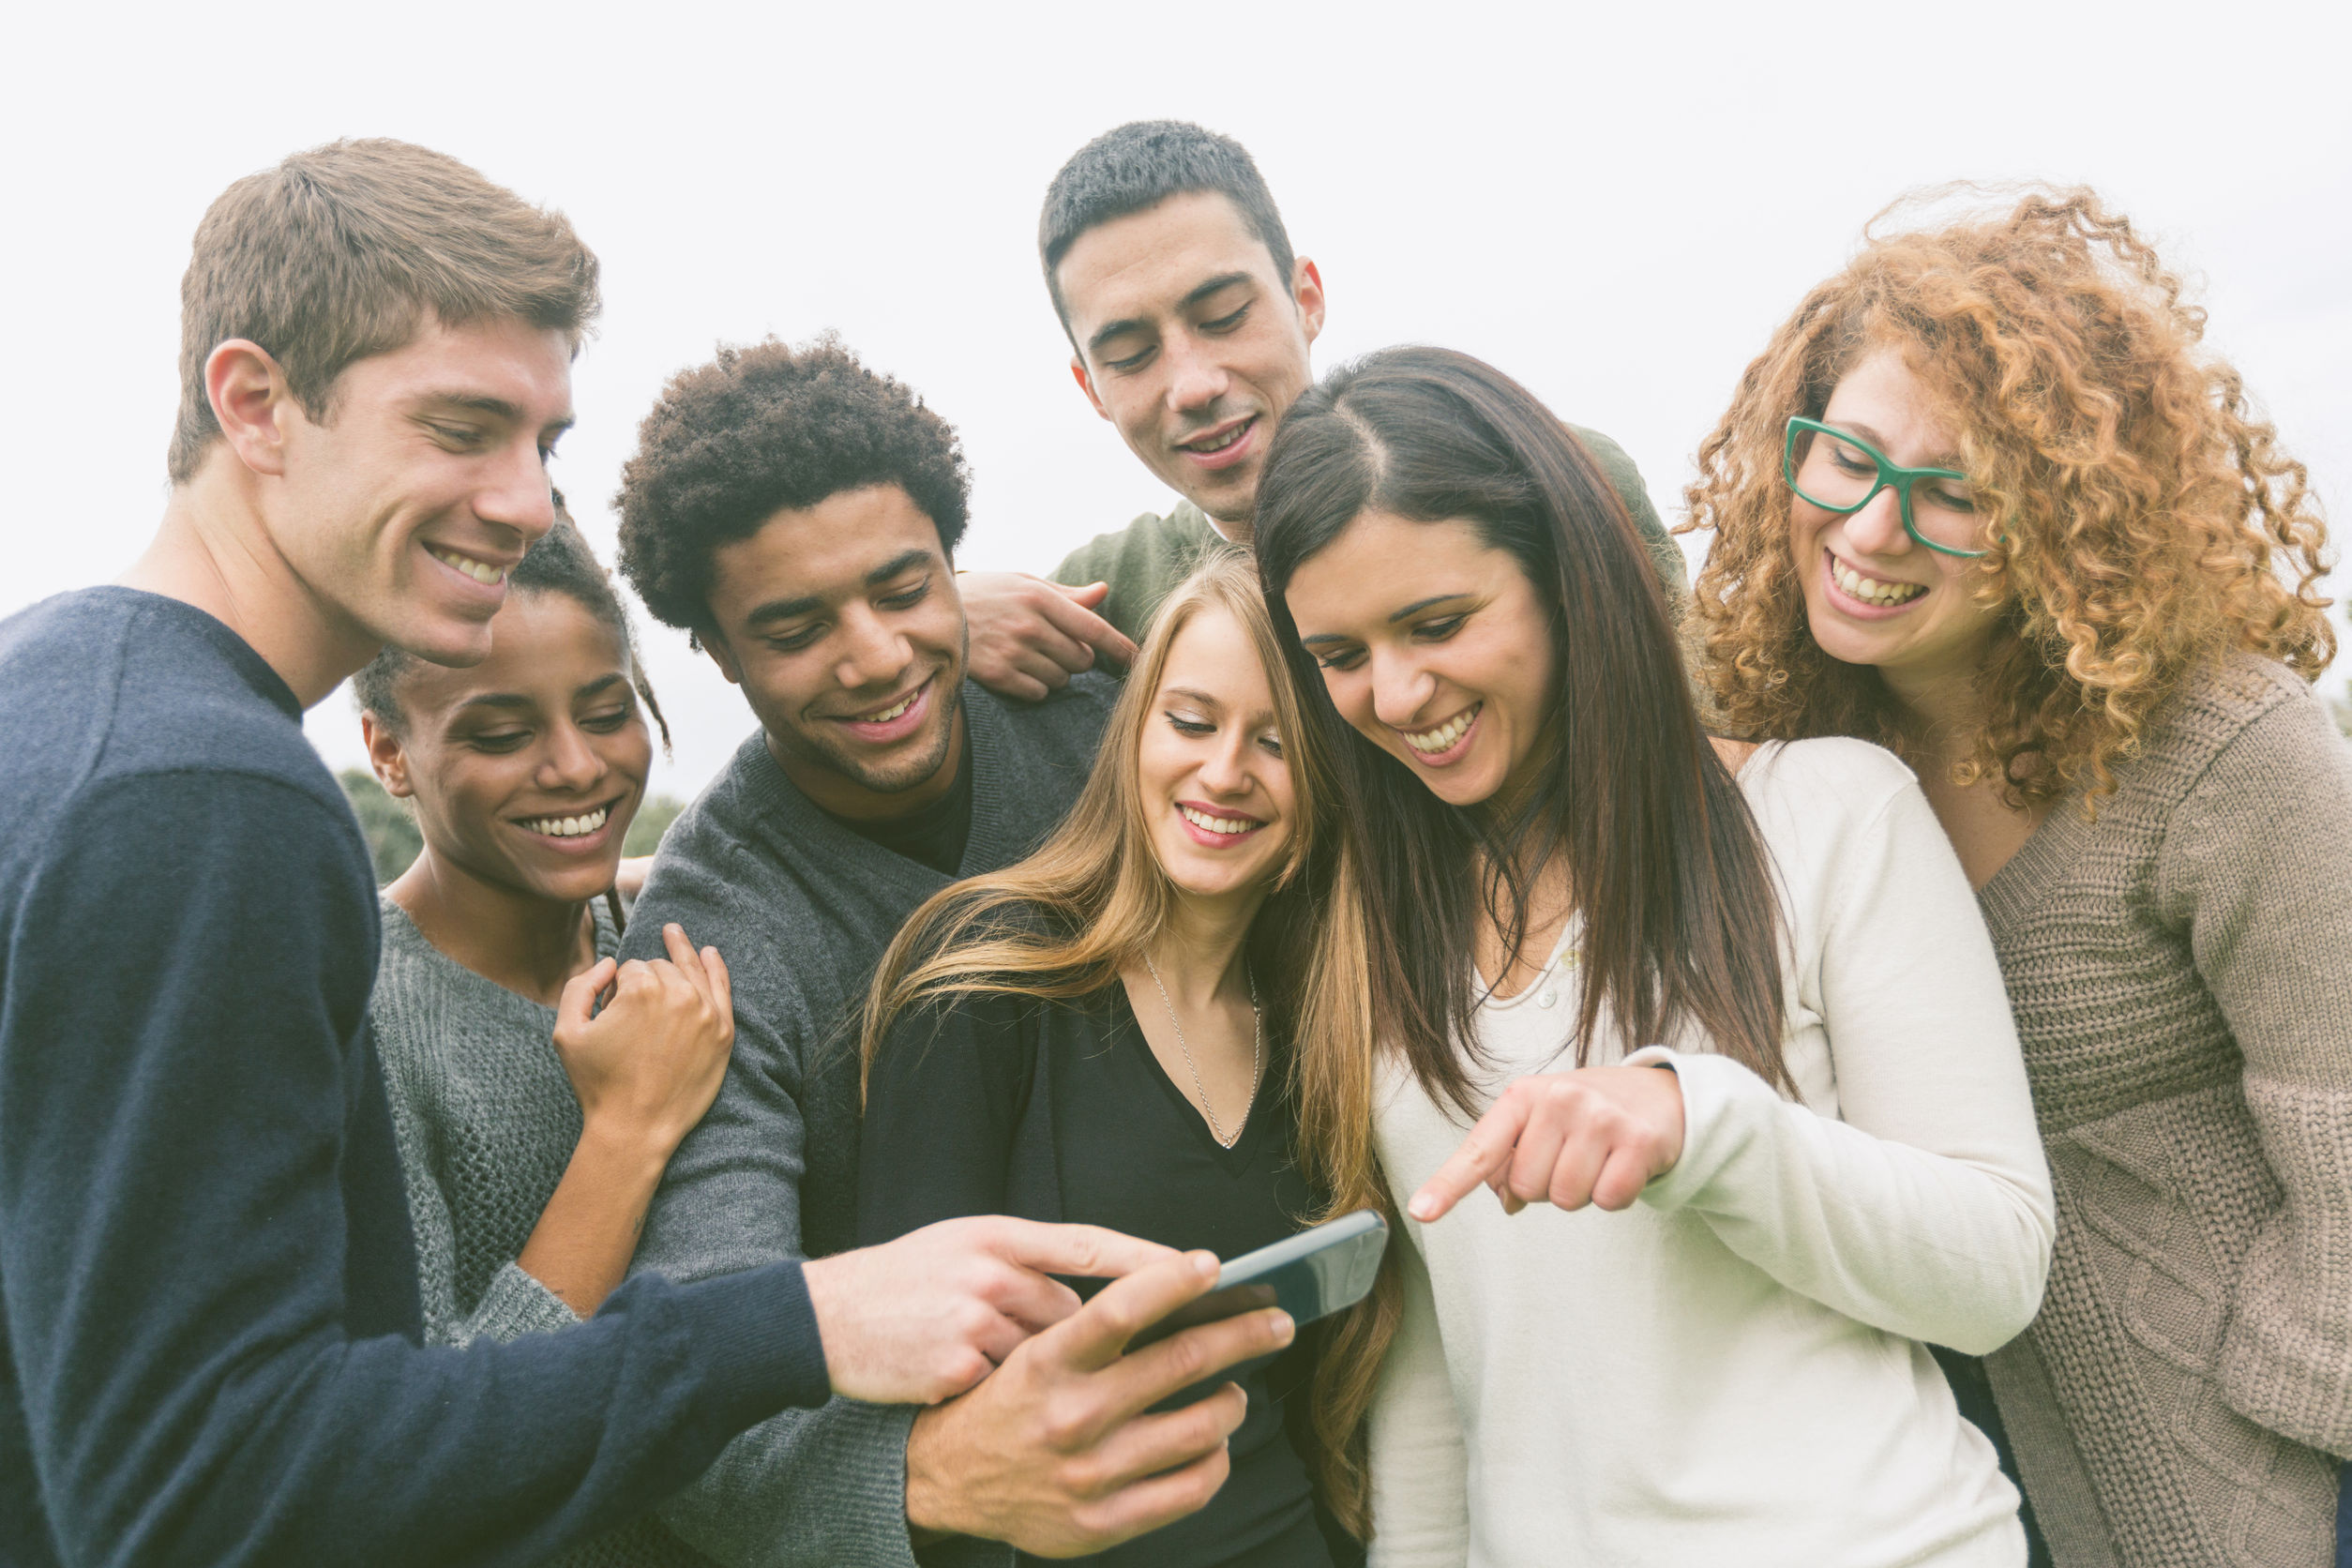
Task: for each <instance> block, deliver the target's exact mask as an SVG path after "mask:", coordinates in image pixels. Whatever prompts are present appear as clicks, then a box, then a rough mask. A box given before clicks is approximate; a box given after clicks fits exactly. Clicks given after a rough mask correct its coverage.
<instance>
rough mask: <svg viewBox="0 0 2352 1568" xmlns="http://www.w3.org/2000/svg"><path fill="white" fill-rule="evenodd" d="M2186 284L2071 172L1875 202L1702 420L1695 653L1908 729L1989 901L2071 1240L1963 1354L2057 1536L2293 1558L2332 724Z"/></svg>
mask: <svg viewBox="0 0 2352 1568" xmlns="http://www.w3.org/2000/svg"><path fill="white" fill-rule="evenodd" d="M2180 295H2181V289H2180V283H2179V279H2178V278H2177V277H2176V276H2175V275H2174V274H2173V273H2172V272H2170V271H2169V270H2167V269H2166V268H2165V267H2164V264H2163V262H2162V261H2161V259H2160V258H2159V257H2158V256H2157V254H2156V253H2155V251H2154V250H2153V249H2150V248H2149V246H2148V244H2147V243H2146V242H2145V241H2144V240H2143V239H2142V238H2141V237H2140V236H2139V235H2138V234H2137V233H2135V232H2134V230H2133V227H2132V225H2131V224H2130V223H2129V222H2128V221H2127V220H2126V219H2123V218H2122V217H2120V216H2119V215H2117V214H2115V213H2113V212H2111V211H2109V210H2108V209H2107V208H2106V207H2105V206H2104V205H2103V204H2101V202H2100V201H2099V200H2098V198H2097V197H2096V196H2095V195H2093V194H2092V193H2090V192H2088V191H2082V190H2076V191H2067V192H2058V193H2056V194H2042V193H2036V194H2031V195H2028V196H2026V197H2024V198H2022V199H2020V200H2018V201H2016V202H2015V203H2014V204H2013V206H2011V207H2010V208H2009V210H2007V211H2006V212H1998V211H1996V212H1992V213H1988V214H1982V215H1978V216H1973V217H1968V218H1964V219H1961V220H1959V221H1954V222H1948V223H1945V224H1943V225H1941V226H1935V227H1927V228H1921V229H1917V230H1913V231H1910V232H1892V233H1885V234H1875V235H1873V236H1872V237H1871V238H1870V239H1869V240H1868V242H1867V243H1866V244H1865V245H1864V247H1863V248H1862V250H1861V252H1860V253H1859V254H1858V255H1857V256H1856V257H1855V259H1854V260H1853V262H1852V263H1851V264H1848V265H1847V267H1846V268H1845V269H1844V270H1843V271H1842V272H1840V273H1839V274H1838V275H1837V276H1835V277H1833V278H1831V279H1829V280H1827V281H1826V282H1824V283H1822V284H1821V285H1820V286H1819V287H1817V288H1816V289H1814V290H1813V291H1812V292H1811V293H1810V294H1807V295H1806V296H1805V298H1804V300H1803V302H1802V304H1801V305H1800V306H1799V307H1798V308H1797V310H1796V312H1795V314H1793V315H1792V316H1791V317H1790V318H1789V319H1788V320H1787V322H1786V323H1784V324H1782V325H1781V327H1780V328H1779V330H1778V331H1777V332H1775V333H1774V334H1773V336H1772V341H1771V343H1770V344H1769V345H1768V346H1767V347H1766V348H1765V350H1764V352H1763V353H1762V354H1760V355H1759V356H1758V357H1757V358H1756V361H1755V362H1754V363H1753V364H1751V365H1750V366H1749V367H1748V369H1747V372H1746V374H1745V375H1744V376H1743V377H1742V378H1741V383H1740V387H1739V391H1738V393H1737V395H1736V396H1735V398H1734V399H1733V401H1732V404H1731V407H1730V409H1729V411H1728V412H1727V413H1726V414H1725V415H1724V418H1723V421H1722V423H1721V424H1720V425H1719V426H1718V427H1717V428H1716V430H1715V431H1714V432H1713V434H1711V436H1709V438H1708V439H1707V442H1706V444H1705V445H1703V446H1702V447H1701V448H1700V451H1699V478H1698V481H1697V483H1696V485H1694V486H1693V487H1692V490H1691V491H1690V499H1691V505H1692V520H1693V522H1694V523H1695V524H1696V525H1697V526H1700V527H1705V528H1711V529H1712V530H1713V531H1714V534H1715V538H1714V541H1713V545H1712V549H1711V553H1710V555H1709V558H1708V564H1707V568H1706V571H1705V572H1704V574H1703V575H1702V576H1701V577H1700V579H1699V584H1698V589H1697V594H1696V603H1695V611H1694V613H1695V615H1696V628H1697V631H1698V633H1699V641H1700V642H1701V645H1702V649H1703V651H1702V654H1701V656H1700V660H1699V665H1698V673H1699V675H1700V677H1701V679H1702V681H1703V682H1704V685H1705V686H1706V688H1707V690H1708V692H1709V693H1710V694H1711V698H1712V701H1713V703H1714V705H1715V708H1716V710H1717V713H1718V715H1719V716H1720V721H1721V722H1722V723H1723V724H1724V725H1725V726H1726V727H1727V728H1728V729H1729V730H1730V731H1732V732H1734V733H1738V734H1741V735H1745V736H1748V737H1750V738H1753V739H1757V740H1767V739H1776V740H1788V741H1796V740H1800V739H1801V738H1802V737H1806V736H1817V735H1854V736H1861V737H1863V738H1866V739H1869V740H1873V741H1877V742H1878V743H1879V744H1881V745H1884V746H1891V747H1892V748H1894V749H1895V750H1896V751H1898V752H1899V753H1900V754H1902V755H1903V756H1904V757H1905V758H1906V759H1907V760H1908V761H1910V763H1911V765H1912V766H1913V767H1915V768H1916V769H1917V770H1918V771H1919V775H1920V778H1921V781H1922V784H1923V785H1924V786H1925V789H1926V793H1927V798H1928V801H1929V802H1930V804H1932V805H1933V807H1935V811H1936V815H1937V819H1938V820H1939V821H1940V822H1941V824H1942V826H1943V829H1944V831H1945V832H1946V833H1947V834H1948V835H1949V836H1950V837H1951V841H1952V845H1953V846H1954V848H1955V849H1956V850H1957V852H1958V853H1959V858H1960V863H1961V865H1962V866H1963V867H1965V868H1966V869H1967V872H1968V880H1969V882H1971V883H1972V884H1973V886H1974V889H1975V891H1976V895H1977V898H1978V901H1979V904H1980V905H1981V907H1982V908H1983V912H1984V915H1985V918H1986V921H1987V922H1988V924H1989V925H1990V927H1991V930H1992V935H1993V943H1994V947H1995V949H1996V951H1997V952H1998V955H1999V958H2000V963H2001V970H2002V973H2003V976H2004V978H2005V980H2006V982H2007V985H2008V988H2009V995H2010V1000H2011V1002H2012V1003H2013V1005H2014V1007H2015V1010H2016V1018H2017V1023H2018V1028H2019V1033H2020V1034H2021V1036H2022V1038H2023V1041H2024V1045H2025V1053H2026V1063H2027V1067H2028V1072H2029V1074H2030V1076H2031V1079H2032V1084H2033V1096H2034V1104H2035V1109H2036V1112H2037V1114H2038V1116H2039V1118H2040V1122H2041V1127H2042V1133H2043V1138H2044V1141H2045V1144H2046V1147H2047V1149H2048V1153H2049V1162H2050V1165H2051V1168H2052V1170H2053V1173H2054V1176H2055V1180H2056V1187H2057V1194H2058V1250H2057V1255H2056V1259H2055V1262H2054V1264H2053V1267H2052V1271H2051V1276H2050V1285H2049V1293H2048V1296H2047V1299H2046V1300H2045V1301H2044V1303H2043V1308H2042V1313H2041V1316H2040V1317H2039V1318H2038V1319H2036V1320H2035V1322H2034V1324H2033V1326H2032V1328H2031V1329H2030V1330H2029V1331H2028V1333H2027V1334H2024V1335H2023V1336H2022V1337H2020V1338H2019V1339H2018V1340H2017V1341H2016V1342H2015V1343H2014V1344H2013V1345H2011V1346H2009V1347H2008V1348H2007V1349H2003V1350H2001V1351H2000V1352H1999V1353H1998V1354H1996V1355H1993V1356H1991V1357H1990V1358H1988V1360H1987V1361H1986V1362H1985V1363H1984V1364H1983V1374H1982V1375H1989V1380H1990V1385H1991V1393H1992V1395H1994V1396H1995V1398H1996V1400H1997V1402H1998V1409H1999V1412H2000V1416H2001V1417H2002V1419H2003V1421H2004V1423H2005V1425H2007V1427H2008V1431H2009V1435H2010V1438H2011V1440H2012V1441H2013V1445H2014V1448H2015V1453H2016V1459H2017V1463H2018V1465H2019V1467H2020V1470H2022V1475H2023V1480H2024V1484H2025V1488H2026V1492H2027V1494H2028V1498H2029V1499H2030V1500H2031V1501H2032V1503H2033V1507H2034V1512H2035V1515H2037V1516H2038V1519H2039V1522H2040V1524H2041V1526H2042V1529H2043V1533H2044V1534H2045V1535H2046V1536H2047V1538H2048V1542H2049V1545H2050V1547H2051V1549H2052V1552H2053V1554H2054V1556H2055V1558H2056V1560H2057V1561H2058V1563H2059V1564H2060V1565H2061V1568H2064V1565H2068V1564H2074V1563H2123V1564H2130V1565H2133V1568H2142V1565H2151V1568H2152V1565H2156V1564H2179V1565H2181V1568H2187V1565H2189V1564H2209V1563H2246V1564H2254V1563H2260V1564H2264V1565H2266V1568H2300V1565H2312V1568H2316V1565H2317V1564H2320V1563H2322V1562H2326V1561H2329V1560H2331V1558H2330V1553H2331V1549H2332V1548H2333V1544H2334V1531H2335V1530H2336V1528H2337V1525H2336V1510H2337V1506H2338V1463H2339V1461H2340V1460H2342V1459H2344V1457H2345V1456H2347V1455H2352V750H2347V748H2346V746H2344V742H2343V740H2342V739H2341V738H2339V737H2338V736H2337V735H2336V734H2335V733H2334V731H2333V729H2332V727H2331V726H2330V725H2329V722H2328V719H2327V716H2326V715H2325V713H2324V711H2323V710H2322V708H2321V705H2320V703H2319V702H2318V701H2317V699H2316V698H2315V697H2314V694H2313V692H2312V690H2311V688H2310V685H2309V683H2310V681H2311V679H2312V678H2313V677H2314V676H2315V675H2317V674H2318V673H2319V672H2320V671H2322V670H2324V669H2326V667H2327V665H2328V663H2329V659H2330V657H2331V656H2333V653H2334V646H2335V644H2334V637H2333V634H2332V633H2331V631H2330V630H2329V626H2328V622H2327V619H2326V615H2325V611H2326V606H2327V601H2326V600H2325V599H2323V598H2322V597H2321V596H2319V594H2318V592H2317V590H2316V586H2315V583H2316V580H2317V578H2318V577H2319V575H2320V572H2321V569H2322V552H2323V551H2324V550H2325V547H2326V542H2327V536H2326V532H2325V528H2324V526H2323V524H2322V522H2321V520H2320V517H2319V513H2318V508H2317V505H2316V504H2315V502H2314V499H2313V498H2312V496H2311V493H2310V491H2309V490H2308V489H2307V486H2306V480H2305V474H2304V470H2303V467H2302V465H2301V464H2300V463H2298V462H2296V461H2295V460H2292V459H2291V458H2290V457H2288V456H2287V455H2286V454H2285V453H2284V452H2283V451H2281V450H2280V448H2279V446H2278V444H2277V441H2276V439H2275V437H2274V435H2273V432H2272V430H2271V429H2270V427H2269V425H2268V424H2266V423H2264V422H2263V421H2262V420H2261V419H2260V418H2259V417H2257V416H2256V415H2254V414H2253V413H2252V412H2250V411H2249V409H2248V407H2247V402H2246V398H2245V395H2244V391H2243V389H2242V386H2241V384H2240V382H2239V377H2238V375H2237V373H2236V372H2235V371H2234V370H2232V369H2230V368H2229V366H2228V365H2226V364H2224V363H2223V362H2222V361H2220V360H2218V359H2216V358H2215V357H2213V356H2212V355H2210V354H2208V353H2207V352H2206V351H2205V350H2204V349H2203V347H2202V345H2201V342H2200V339H2201V338H2202V335H2203V330H2204V317H2203V313H2202V312H2201V311H2199V310H2197V309H2194V308H2193V307H2192V306H2190V305H2187V304H2185V303H2183V302H2182V299H2181V297H2180ZM1971 1371H1972V1369H1970V1368H1968V1367H1961V1368H1959V1369H1957V1375H1958V1376H1959V1377H1960V1378H1962V1379H1966V1378H1967V1377H1968V1376H1970V1375H1971Z"/></svg>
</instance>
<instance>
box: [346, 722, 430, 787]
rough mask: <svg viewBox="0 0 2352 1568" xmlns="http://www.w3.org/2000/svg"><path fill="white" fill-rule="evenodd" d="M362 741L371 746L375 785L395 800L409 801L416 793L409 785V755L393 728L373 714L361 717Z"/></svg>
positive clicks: (371, 765) (360, 736)
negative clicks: (381, 787)
mask: <svg viewBox="0 0 2352 1568" xmlns="http://www.w3.org/2000/svg"><path fill="white" fill-rule="evenodd" d="M359 738H360V739H361V740H362V741H365V742H366V743H367V746H368V765H369V767H371V768H373V769H374V770H375V773H376V782H377V783H379V784H381V785H383V786H384V793H385V794H387V795H390V796H392V797H393V798H394V799H396V800H406V799H407V798H408V797H409V796H411V795H413V794H415V792H416V787H415V785H414V784H411V783H410V782H409V781H408V752H407V751H406V750H404V749H403V748H402V747H401V746H400V735H399V733H398V732H396V731H394V730H393V728H392V726H390V725H389V724H386V723H384V720H382V719H380V718H378V717H377V716H375V715H374V714H372V713H368V712H362V713H361V714H360V716H359Z"/></svg>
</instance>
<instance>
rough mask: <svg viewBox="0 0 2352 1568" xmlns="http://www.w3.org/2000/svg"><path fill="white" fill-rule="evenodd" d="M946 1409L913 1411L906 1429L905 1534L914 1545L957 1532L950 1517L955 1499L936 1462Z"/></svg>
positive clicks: (930, 1408)
mask: <svg viewBox="0 0 2352 1568" xmlns="http://www.w3.org/2000/svg"><path fill="white" fill-rule="evenodd" d="M945 1417H946V1410H944V1409H943V1408H942V1407H941V1406H938V1405H932V1406H927V1407H926V1408H925V1409H923V1410H917V1411H915V1412H914V1424H913V1425H912V1426H911V1427H909V1428H908V1430H907V1534H908V1536H909V1537H910V1538H911V1539H912V1541H913V1543H914V1544H915V1545H918V1546H926V1545H930V1544H931V1543H932V1542H934V1541H942V1540H944V1539H946V1538H947V1537H948V1536H950V1535H955V1534H957V1533H959V1531H958V1530H957V1528H956V1522H955V1519H954V1517H953V1514H954V1506H955V1497H954V1492H953V1489H952V1488H951V1487H949V1486H948V1485H946V1483H945V1479H944V1477H942V1474H941V1473H940V1469H939V1466H938V1464H937V1463H936V1460H937V1458H938V1455H939V1449H940V1440H941V1433H940V1429H939V1428H940V1423H941V1422H942V1420H943V1419H945Z"/></svg>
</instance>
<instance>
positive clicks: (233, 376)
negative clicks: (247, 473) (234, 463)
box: [204, 338, 295, 475]
mask: <svg viewBox="0 0 2352 1568" xmlns="http://www.w3.org/2000/svg"><path fill="white" fill-rule="evenodd" d="M204 396H205V398H206V399H207V400H209V401H210V402H211V404H212V416H213V418H214V420H215V421H216V422H217V423H219V426H220V437H221V440H222V441H223V442H225V443H226V444H227V445H228V447H229V449H230V450H231V451H233V452H234V453H235V454H236V456H237V460H238V461H239V462H241V463H243V464H244V465H245V466H246V467H248V468H249V469H251V470H252V471H253V472H254V473H256V474H267V475H283V474H284V473H285V471H286V432H285V429H284V424H285V417H286V415H287V414H288V413H289V412H291V411H293V410H294V407H295V404H294V397H293V394H292V393H291V392H290V391H289V390H288V388H287V385H286V373H285V371H284V370H283V369H279V364H278V361H277V360H275V359H273V358H271V357H270V354H269V351H268V350H266V349H264V348H263V347H262V346H261V345H260V344H259V343H255V342H252V341H249V339H243V338H232V339H229V340H228V341H226V342H224V343H222V344H220V345H219V347H218V348H215V349H214V350H213V351H212V353H211V354H208V355H206V356H205V358H204Z"/></svg>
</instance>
